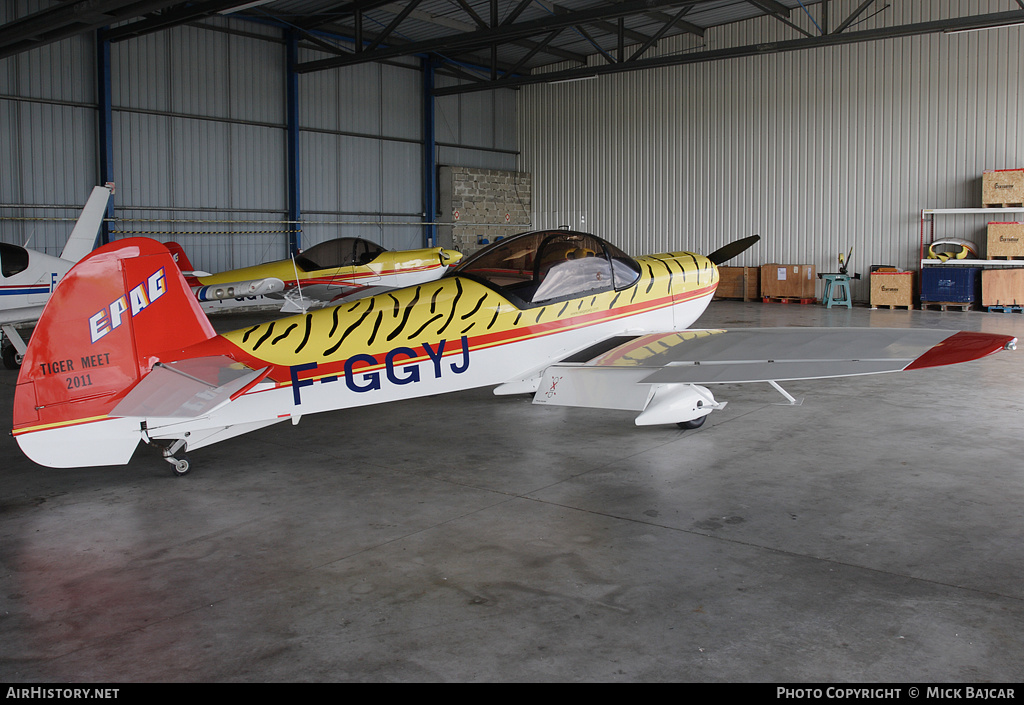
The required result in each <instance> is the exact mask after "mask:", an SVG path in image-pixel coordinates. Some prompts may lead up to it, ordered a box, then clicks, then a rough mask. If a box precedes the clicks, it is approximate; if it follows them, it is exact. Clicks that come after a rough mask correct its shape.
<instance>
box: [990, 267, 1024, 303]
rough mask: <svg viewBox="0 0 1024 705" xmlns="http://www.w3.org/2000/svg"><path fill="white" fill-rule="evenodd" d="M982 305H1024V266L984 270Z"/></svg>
mask: <svg viewBox="0 0 1024 705" xmlns="http://www.w3.org/2000/svg"><path fill="white" fill-rule="evenodd" d="M981 305H982V306H1021V305H1024V268H1022V269H1016V268H1014V269H986V270H984V271H982V273H981Z"/></svg>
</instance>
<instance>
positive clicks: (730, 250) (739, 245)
mask: <svg viewBox="0 0 1024 705" xmlns="http://www.w3.org/2000/svg"><path fill="white" fill-rule="evenodd" d="M760 239H761V236H760V235H751V236H750V237H745V238H743V239H742V240H737V241H736V242H730V243H729V244H728V245H726V246H725V247H719V248H718V249H717V250H715V251H714V252H712V253H711V254H710V255H708V259H709V260H711V261H712V262H714V263H715V264H722V263H723V262H728V261H729V260H731V259H732V258H733V257H736V256H737V255H741V254H743V253H744V252H746V251H747V250H748V249H749V248H751V247H753V246H754V245H755V244H756V243H757V241H758V240H760Z"/></svg>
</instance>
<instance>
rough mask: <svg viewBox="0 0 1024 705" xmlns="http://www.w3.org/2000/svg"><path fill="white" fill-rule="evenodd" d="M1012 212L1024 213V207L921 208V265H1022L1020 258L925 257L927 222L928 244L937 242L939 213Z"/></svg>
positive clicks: (994, 213)
mask: <svg viewBox="0 0 1024 705" xmlns="http://www.w3.org/2000/svg"><path fill="white" fill-rule="evenodd" d="M1011 213H1021V214H1024V207H1020V208H1018V207H1014V208H924V209H922V210H921V249H920V251H919V253H918V254H919V256H920V257H919V258H920V260H921V267H922V268H923V267H926V266H928V267H931V266H936V267H945V266H960V267H964V266H969V265H974V266H982V265H984V266H987V267H1020V266H1021V265H1022V264H1024V262H1021V261H1020V260H1002V259H950V260H947V261H946V262H943V261H942V260H938V259H925V256H924V253H925V249H924V246H925V241H924V231H925V223H927V224H928V228H929V237H928V244H929V245H930V244H931V243H933V242H935V216H937V215H989V216H994V215H999V214H1003V215H1009V214H1011Z"/></svg>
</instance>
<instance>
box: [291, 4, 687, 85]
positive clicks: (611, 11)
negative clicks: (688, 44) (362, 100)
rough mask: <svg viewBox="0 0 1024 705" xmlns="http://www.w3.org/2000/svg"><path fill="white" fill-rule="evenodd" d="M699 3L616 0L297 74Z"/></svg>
mask: <svg viewBox="0 0 1024 705" xmlns="http://www.w3.org/2000/svg"><path fill="white" fill-rule="evenodd" d="M698 4H701V3H700V2H694V1H693V0H691V1H690V2H680V1H679V0H629V1H628V2H623V3H617V4H614V5H602V6H600V7H596V8H591V9H588V10H581V11H579V12H568V13H565V14H556V15H553V16H551V17H545V18H541V19H538V20H530V21H527V22H521V23H519V24H512V25H509V26H507V27H502V26H499V27H496V28H489V29H480V30H476V31H473V32H467V33H464V34H457V35H451V36H447V37H439V38H437V39H430V40H424V41H418V42H411V43H409V44H406V45H403V46H402V47H391V48H387V49H378V50H376V51H373V52H362V53H361V54H360V55H359V56H355V55H353V56H350V57H348V58H337V59H322V60H319V61H307V62H304V63H301V64H299V65H298V67H297V70H298V71H299V72H300V73H308V72H310V71H322V70H324V69H330V68H336V67H338V66H346V65H350V64H356V63H361V62H364V61H377V60H380V59H390V58H394V57H396V56H401V55H406V54H421V53H429V52H440V53H444V52H446V51H456V50H458V51H469V50H473V49H480V48H484V47H488V46H490V45H491V44H494V43H498V44H502V43H507V42H509V41H511V40H514V39H524V38H526V37H529V36H532V35H536V34H545V33H547V32H550V31H552V30H554V29H558V28H559V27H571V26H573V25H579V24H588V23H591V22H593V21H595V20H608V19H613V18H616V17H625V16H628V15H634V14H637V13H638V12H646V11H649V10H653V9H658V8H664V7H679V6H680V5H698Z"/></svg>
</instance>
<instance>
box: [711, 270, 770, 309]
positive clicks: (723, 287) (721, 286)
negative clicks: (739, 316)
mask: <svg viewBox="0 0 1024 705" xmlns="http://www.w3.org/2000/svg"><path fill="white" fill-rule="evenodd" d="M715 298H716V299H742V300H743V301H756V300H757V299H759V298H761V268H760V267H719V268H718V289H717V290H715Z"/></svg>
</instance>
